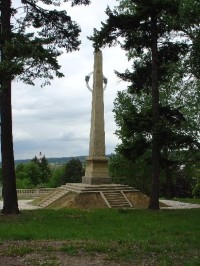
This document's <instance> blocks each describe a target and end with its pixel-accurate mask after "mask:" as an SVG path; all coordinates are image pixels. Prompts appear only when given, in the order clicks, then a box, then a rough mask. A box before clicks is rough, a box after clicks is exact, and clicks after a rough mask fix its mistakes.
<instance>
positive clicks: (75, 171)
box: [61, 159, 84, 184]
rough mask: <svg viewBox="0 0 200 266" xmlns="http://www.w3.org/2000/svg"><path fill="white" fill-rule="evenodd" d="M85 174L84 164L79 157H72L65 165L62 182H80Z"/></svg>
mask: <svg viewBox="0 0 200 266" xmlns="http://www.w3.org/2000/svg"><path fill="white" fill-rule="evenodd" d="M83 175H84V171H83V165H82V163H81V161H80V160H79V159H71V160H70V161H69V162H68V163H67V164H66V166H65V172H64V176H63V177H62V181H61V182H62V184H65V183H80V182H82V176H83Z"/></svg>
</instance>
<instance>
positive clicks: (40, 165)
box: [15, 156, 52, 188]
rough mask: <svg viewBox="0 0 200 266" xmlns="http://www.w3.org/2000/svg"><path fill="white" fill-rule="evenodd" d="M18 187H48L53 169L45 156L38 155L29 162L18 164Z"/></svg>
mask: <svg viewBox="0 0 200 266" xmlns="http://www.w3.org/2000/svg"><path fill="white" fill-rule="evenodd" d="M15 172H16V180H17V188H33V187H47V186H48V183H49V182H50V179H51V175H52V173H51V169H50V166H49V163H48V161H47V159H46V158H45V156H43V157H41V158H37V157H36V156H35V157H34V158H33V159H32V160H31V161H30V162H28V163H25V164H23V163H20V164H18V165H17V166H16V169H15Z"/></svg>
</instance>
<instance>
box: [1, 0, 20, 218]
mask: <svg viewBox="0 0 200 266" xmlns="http://www.w3.org/2000/svg"><path fill="white" fill-rule="evenodd" d="M10 5H11V2H10V1H8V0H2V1H1V22H2V40H3V42H2V44H1V45H2V46H1V52H2V58H1V59H2V63H4V62H6V61H7V60H9V55H7V54H5V52H4V47H5V45H6V43H7V42H9V41H10V29H11V25H10V7H11V6H10ZM8 71H9V70H8ZM1 153H2V175H3V177H2V178H3V210H2V213H3V214H18V213H20V211H19V208H18V201H17V191H16V178H15V164H14V154H13V136H12V107H11V77H10V75H9V74H8V75H7V74H6V75H5V77H4V79H2V80H1Z"/></svg>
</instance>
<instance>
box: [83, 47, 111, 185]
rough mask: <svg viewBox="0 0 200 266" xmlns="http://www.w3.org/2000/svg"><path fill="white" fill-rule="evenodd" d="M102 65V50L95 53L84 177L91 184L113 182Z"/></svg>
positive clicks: (84, 180)
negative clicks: (106, 152) (109, 162)
mask: <svg viewBox="0 0 200 266" xmlns="http://www.w3.org/2000/svg"><path fill="white" fill-rule="evenodd" d="M102 65H103V64H102V52H101V51H97V52H95V54H94V71H93V89H92V112H91V128H90V146H89V157H87V158H86V170H85V176H83V178H82V183H84V184H91V185H100V184H110V183H111V178H110V177H109V173H108V158H107V157H106V156H105V131H104V100H103V94H104V89H103V68H102Z"/></svg>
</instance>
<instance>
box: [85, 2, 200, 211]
mask: <svg viewBox="0 0 200 266" xmlns="http://www.w3.org/2000/svg"><path fill="white" fill-rule="evenodd" d="M189 2H190V1H189ZM189 2H188V1H187V0H183V1H168V0H159V1H158V0H152V1H130V0H122V1H119V6H118V7H116V8H115V9H114V10H113V11H111V10H110V9H109V8H107V10H106V14H107V16H108V19H107V20H106V22H105V23H102V27H101V29H100V30H96V29H94V34H93V36H92V37H90V40H92V41H93V45H94V47H95V49H96V50H98V49H100V48H101V47H104V46H106V45H108V46H112V45H114V44H119V45H120V46H121V48H122V49H123V50H125V51H126V52H127V56H128V59H129V60H131V61H133V65H132V69H131V70H126V71H125V72H124V73H118V72H116V74H117V75H118V77H119V78H121V79H122V80H124V81H128V82H129V85H128V88H127V91H126V92H119V93H118V96H117V99H116V100H115V103H114V114H115V120H116V124H117V126H118V129H117V131H116V134H117V136H118V137H119V139H120V140H121V144H120V145H118V146H117V148H116V151H117V155H119V154H120V155H122V156H124V157H126V158H128V159H129V160H131V162H132V167H137V165H138V162H140V165H141V167H142V166H143V165H144V164H145V165H146V167H145V169H146V168H148V167H149V166H150V165H152V180H153V183H152V194H151V199H152V200H151V202H150V205H151V206H153V205H154V206H155V202H157V201H158V184H159V180H158V179H159V176H160V177H161V189H162V193H164V194H165V193H166V194H168V196H170V194H173V193H174V191H175V192H176V193H177V195H179V196H180V195H182V196H183V195H185V196H189V195H191V191H192V187H193V182H192V177H191V176H189V175H188V174H187V173H186V172H185V171H183V169H184V170H185V169H186V168H187V167H186V163H187V161H186V160H184V161H183V160H182V158H181V156H180V157H177V151H178V150H180V151H182V150H187V151H193V152H195V150H198V149H199V147H200V144H199V112H200V109H199V101H200V98H199V84H198V83H199V82H198V80H197V79H196V78H197V77H198V69H199V68H198V60H199V56H198V55H196V56H195V53H198V52H199V45H198V43H199V42H198V36H199V15H198V14H199V12H198V11H199V10H200V4H199V3H198V2H197V1H193V3H192V4H191V6H190V7H189V8H188V5H189ZM197 10H198V11H197ZM194 58H195V59H196V61H195V59H194ZM194 65H197V67H196V68H195V67H194ZM150 154H152V156H149V155H150ZM188 154H189V153H188ZM120 160H121V163H122V164H123V160H124V159H122V158H121V159H120ZM187 160H188V161H189V160H190V157H189V156H188V157H187ZM118 164H119V165H120V162H118ZM150 169H151V167H149V170H150ZM159 169H160V170H161V172H160V173H159ZM118 171H119V174H121V171H120V169H119V168H118ZM139 173H140V171H139ZM148 174H149V175H150V174H151V172H150V171H148ZM116 175H117V174H116ZM132 178H133V179H134V178H135V179H137V178H136V177H132ZM141 178H143V179H144V180H145V178H146V177H145V175H142V177H141ZM126 179H127V181H128V182H130V180H129V179H130V178H129V174H128V173H126ZM131 183H132V182H131ZM138 185H139V184H138ZM170 187H171V188H170ZM163 188H166V189H163ZM172 188H173V189H172ZM172 190H174V191H173V192H172ZM153 202H154V203H153Z"/></svg>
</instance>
